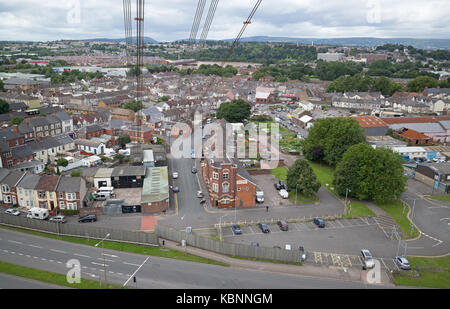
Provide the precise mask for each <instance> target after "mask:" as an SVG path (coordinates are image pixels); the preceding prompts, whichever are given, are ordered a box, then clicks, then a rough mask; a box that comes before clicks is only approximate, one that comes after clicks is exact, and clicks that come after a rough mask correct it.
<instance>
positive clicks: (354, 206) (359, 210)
mask: <svg viewBox="0 0 450 309" xmlns="http://www.w3.org/2000/svg"><path fill="white" fill-rule="evenodd" d="M368 216H375V213H374V212H373V211H372V210H370V209H369V207H367V206H366V204H364V203H363V202H350V203H349V206H347V214H345V215H344V216H343V217H344V218H357V217H368Z"/></svg>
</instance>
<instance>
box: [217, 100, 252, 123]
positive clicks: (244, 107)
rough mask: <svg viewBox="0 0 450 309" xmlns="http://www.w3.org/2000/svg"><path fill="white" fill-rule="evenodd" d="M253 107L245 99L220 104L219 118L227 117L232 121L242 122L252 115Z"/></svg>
mask: <svg viewBox="0 0 450 309" xmlns="http://www.w3.org/2000/svg"><path fill="white" fill-rule="evenodd" d="M251 109H252V107H251V106H250V104H248V103H247V102H245V101H244V100H241V99H239V100H233V101H231V102H225V103H222V104H220V107H219V109H218V110H217V115H216V118H217V119H225V120H226V121H228V122H231V123H237V122H242V121H244V120H245V119H248V118H249V117H250V115H251V112H250V111H251Z"/></svg>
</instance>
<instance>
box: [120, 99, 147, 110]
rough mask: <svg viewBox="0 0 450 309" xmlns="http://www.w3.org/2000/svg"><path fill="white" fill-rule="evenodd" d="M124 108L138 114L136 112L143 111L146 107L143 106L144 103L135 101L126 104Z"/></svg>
mask: <svg viewBox="0 0 450 309" xmlns="http://www.w3.org/2000/svg"><path fill="white" fill-rule="evenodd" d="M123 108H124V109H130V110H132V111H134V112H135V113H136V112H138V111H140V110H141V109H143V108H144V106H143V105H142V102H136V101H135V100H133V101H129V102H127V103H125V104H124V105H123Z"/></svg>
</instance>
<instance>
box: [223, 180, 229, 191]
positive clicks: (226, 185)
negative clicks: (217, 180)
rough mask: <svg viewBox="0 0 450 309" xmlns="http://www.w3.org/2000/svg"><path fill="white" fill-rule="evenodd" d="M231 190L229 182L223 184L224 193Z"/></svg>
mask: <svg viewBox="0 0 450 309" xmlns="http://www.w3.org/2000/svg"><path fill="white" fill-rule="evenodd" d="M229 190H230V185H229V184H228V183H227V182H225V183H224V184H223V185H222V192H223V193H228V191H229Z"/></svg>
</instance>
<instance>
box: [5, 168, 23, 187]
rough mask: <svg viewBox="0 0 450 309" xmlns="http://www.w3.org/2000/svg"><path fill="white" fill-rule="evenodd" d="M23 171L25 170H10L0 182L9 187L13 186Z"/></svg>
mask: <svg viewBox="0 0 450 309" xmlns="http://www.w3.org/2000/svg"><path fill="white" fill-rule="evenodd" d="M25 173H26V172H18V171H12V172H11V173H10V174H9V175H8V176H6V177H5V178H4V179H3V181H2V183H3V184H7V185H8V186H10V187H14V186H15V185H16V184H17V182H18V181H19V180H20V178H22V176H23V175H24V174H25Z"/></svg>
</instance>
